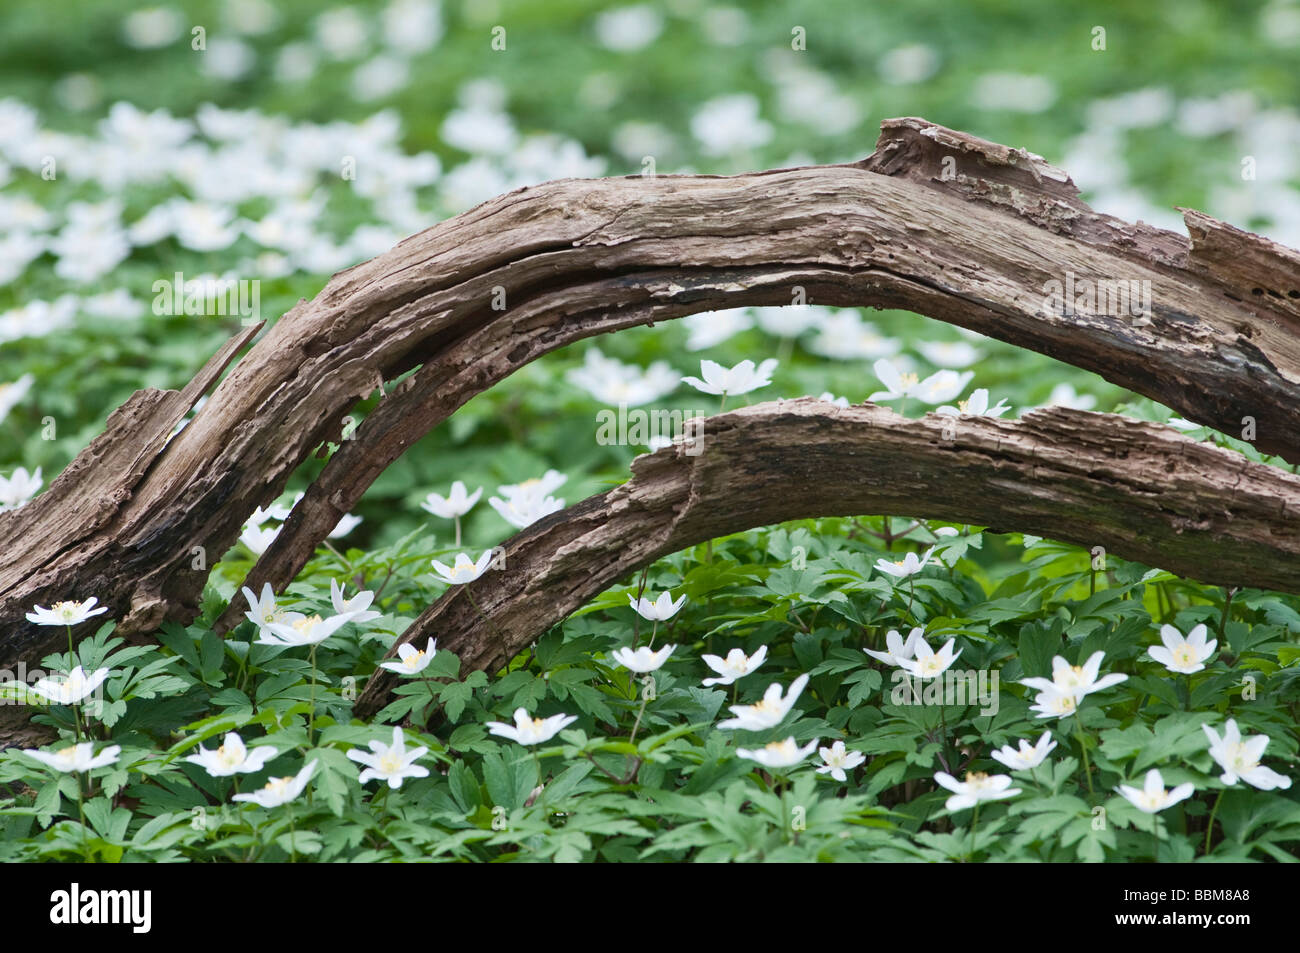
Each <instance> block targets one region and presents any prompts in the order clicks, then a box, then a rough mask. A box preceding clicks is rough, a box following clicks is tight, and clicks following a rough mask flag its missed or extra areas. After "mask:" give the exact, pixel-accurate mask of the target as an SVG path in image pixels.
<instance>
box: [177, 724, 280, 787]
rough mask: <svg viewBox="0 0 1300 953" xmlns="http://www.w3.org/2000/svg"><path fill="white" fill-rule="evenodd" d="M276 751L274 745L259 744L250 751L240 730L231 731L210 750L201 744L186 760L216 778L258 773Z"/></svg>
mask: <svg viewBox="0 0 1300 953" xmlns="http://www.w3.org/2000/svg"><path fill="white" fill-rule="evenodd" d="M276 751H277V749H276V748H275V746H274V745H258V746H257V747H256V748H254V749H252V750H251V751H250V750H249V749H248V748H247V747H246V746H245V744H244V739H243V738H241V737H239V734H238V732H234V731H231V732H229V733H227V735H226V737H225V738H224V739H223V740H222V742H221V745H220V747H218V748H216V749H214V750H212V751H209V750H208V749H207V748H204V747H203V746H202V745H200V746H199V750H198V753H197V754H192V755H190V756H189V757H187V758H186V759H185V760H186V761H188V762H189V763H190V764H197V765H198V766H199V767H200V768H202V769H203V770H204V771H206V772H208V774H210V775H212V777H214V778H225V777H229V776H230V775H232V774H256V773H257V772H258V771H261V770H262V769H263V768H264V767H266V763H267V762H268V761H270V760H271V759H272V758H274V757H275V755H276Z"/></svg>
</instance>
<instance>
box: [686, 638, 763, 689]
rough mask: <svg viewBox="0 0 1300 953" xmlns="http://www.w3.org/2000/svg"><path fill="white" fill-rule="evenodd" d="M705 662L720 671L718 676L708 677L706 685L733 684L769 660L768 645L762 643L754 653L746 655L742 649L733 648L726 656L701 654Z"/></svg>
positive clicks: (705, 681) (714, 669)
mask: <svg viewBox="0 0 1300 953" xmlns="http://www.w3.org/2000/svg"><path fill="white" fill-rule="evenodd" d="M700 658H702V659H703V660H704V664H705V665H707V666H708V667H709V668H711V669H713V671H715V672H717V673H718V677H717V678H706V679H705V680H704V684H705V685H731V684H733V683H735V682H736V681H737V680H739V679H742V678H744V677H745V676H746V675H749V674H750V673H752V672H753V671H754V670H755V669H757V668H758V667H759V666H760V665H762V664H763V662H764V661H766V660H767V646H766V645H760V646H759V647H758V651H757V652H755V653H754V654H753V655H746V654H745V653H744V651H743V650H742V649H732V650H731V651H730V652H728V653H727V657H726V658H719V657H718V656H716V655H701V656H700Z"/></svg>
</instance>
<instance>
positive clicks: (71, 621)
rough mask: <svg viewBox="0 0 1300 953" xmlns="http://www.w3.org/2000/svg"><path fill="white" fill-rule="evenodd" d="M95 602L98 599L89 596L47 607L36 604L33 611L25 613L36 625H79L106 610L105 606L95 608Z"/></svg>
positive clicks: (29, 620) (28, 619)
mask: <svg viewBox="0 0 1300 953" xmlns="http://www.w3.org/2000/svg"><path fill="white" fill-rule="evenodd" d="M97 602H99V600H98V599H97V598H95V597H94V596H91V597H90V598H89V599H87V600H85V601H84V602H56V603H54V605H52V606H50V607H49V608H48V609H47V608H45V607H44V606H36V607H34V609H33V611H31V612H29V613H27V621H28V622H35V623H36V624H37V625H64V626H67V625H79V624H81V623H82V622H85V621H86V620H87V619H89V618H91V617H92V616H97V615H100V614H101V613H104V612H107V611H108V607H107V606H100V607H99V608H98V609H96V608H95V603H97Z"/></svg>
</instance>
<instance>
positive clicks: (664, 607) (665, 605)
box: [627, 592, 686, 622]
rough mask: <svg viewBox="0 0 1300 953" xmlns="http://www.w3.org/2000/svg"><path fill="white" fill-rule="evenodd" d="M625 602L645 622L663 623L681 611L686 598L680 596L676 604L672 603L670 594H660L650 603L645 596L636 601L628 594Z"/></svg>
mask: <svg viewBox="0 0 1300 953" xmlns="http://www.w3.org/2000/svg"><path fill="white" fill-rule="evenodd" d="M627 601H628V603H629V604H630V605H631V606H632V608H633V609H635V610H636V614H637V615H639V616H640V617H641V618H643V619H645V620H646V621H647V622H664V621H666V620H668V619H671V618H672V617H673V616H675V615H677V613H678V612H680V611H681V608H682V606H684V605H685V604H686V596H685V595H683V596H680V597H679V598H678V599H677V601H676V602H673V597H672V594H671V593H668V592H661V593H659V598H658V599H656V600H655V601H654V602H651V601H650V600H649V599H647V598H646V597H645V596H642V597H641V598H640V599H637V598H636V597H635V596H634V595H632V594H631V593H628V596H627Z"/></svg>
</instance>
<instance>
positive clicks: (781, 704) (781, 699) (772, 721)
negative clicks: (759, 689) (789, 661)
mask: <svg viewBox="0 0 1300 953" xmlns="http://www.w3.org/2000/svg"><path fill="white" fill-rule="evenodd" d="M807 684H808V675H807V673H804V674H803V675H800V676H799V677H798V678H796V679H795V680H794V681H793V682H791V683H790V688H789V690H788V691H786V692H784V694H783V693H782V688H781V683H780V682H773V683H772V684H771V685H769V686H767V691H766V692H764V693H763V700H762V701H760V702H757V703H755V704H753V705H731V706H730V708H731V711H732V713H734V714H735V716H736V717H735V718H729V719H727V720H726V721H720V722H718V727H719V728H720V729H722V730H724V731H731V730H733V729H740V730H741V731H766V730H767V729H769V728H775V727H776V726H777V725H779V724H781V722H783V721H785V716H786V715H788V714H790V709H792V708H793V707H794V703H795V702H796V701H798V700H799V695H800V694H801V693H802V692H803V690H804V686H805V685H807Z"/></svg>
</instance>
